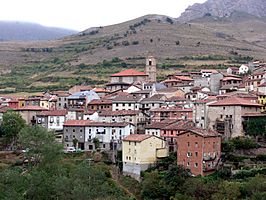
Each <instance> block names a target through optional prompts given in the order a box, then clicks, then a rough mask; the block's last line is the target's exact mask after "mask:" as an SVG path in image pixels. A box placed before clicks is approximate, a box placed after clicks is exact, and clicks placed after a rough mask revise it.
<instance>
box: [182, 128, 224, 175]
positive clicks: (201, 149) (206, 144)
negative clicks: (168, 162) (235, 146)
mask: <svg viewBox="0 0 266 200" xmlns="http://www.w3.org/2000/svg"><path fill="white" fill-rule="evenodd" d="M220 156H221V137H220V136H219V135H218V133H217V132H215V131H207V130H204V129H198V128H192V129H190V130H186V131H183V132H181V133H179V134H178V135H177V164H178V165H183V166H184V167H186V168H188V169H190V171H191V173H192V174H193V175H195V176H197V175H202V176H204V175H207V174H210V173H212V172H214V171H215V170H216V168H217V166H218V163H219V161H220Z"/></svg>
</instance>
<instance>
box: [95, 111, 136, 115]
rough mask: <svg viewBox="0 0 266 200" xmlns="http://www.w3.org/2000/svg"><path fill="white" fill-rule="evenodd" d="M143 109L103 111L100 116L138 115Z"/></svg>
mask: <svg viewBox="0 0 266 200" xmlns="http://www.w3.org/2000/svg"><path fill="white" fill-rule="evenodd" d="M140 112H141V111H139V110H115V111H101V112H99V116H128V115H138V114H140Z"/></svg>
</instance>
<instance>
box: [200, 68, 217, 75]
mask: <svg viewBox="0 0 266 200" xmlns="http://www.w3.org/2000/svg"><path fill="white" fill-rule="evenodd" d="M201 73H213V74H217V73H218V71H217V70H215V69H202V70H201Z"/></svg>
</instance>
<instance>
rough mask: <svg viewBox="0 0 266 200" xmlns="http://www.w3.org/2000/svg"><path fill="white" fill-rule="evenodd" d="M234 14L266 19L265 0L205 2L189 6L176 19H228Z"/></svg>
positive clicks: (211, 0) (186, 20) (213, 0)
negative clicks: (207, 16)
mask: <svg viewBox="0 0 266 200" xmlns="http://www.w3.org/2000/svg"><path fill="white" fill-rule="evenodd" d="M234 12H245V13H247V14H250V15H254V16H256V17H259V18H263V17H266V1H265V0H207V1H206V2H205V3H201V4H200V3H196V4H194V5H192V6H189V7H188V8H187V9H186V10H185V11H184V12H183V13H182V14H181V16H180V17H179V18H178V20H179V21H181V22H188V21H191V20H194V19H198V18H201V17H204V16H205V15H210V16H213V17H218V18H223V17H230V16H231V15H232V14H233V13H234Z"/></svg>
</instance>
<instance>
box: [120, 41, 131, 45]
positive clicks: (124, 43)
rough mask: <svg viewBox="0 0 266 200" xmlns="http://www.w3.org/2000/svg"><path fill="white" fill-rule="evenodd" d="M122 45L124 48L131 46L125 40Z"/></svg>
mask: <svg viewBox="0 0 266 200" xmlns="http://www.w3.org/2000/svg"><path fill="white" fill-rule="evenodd" d="M122 45H123V46H129V45H130V44H129V42H128V41H126V40H125V41H123V42H122Z"/></svg>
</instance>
